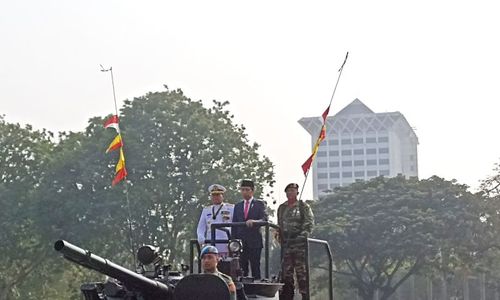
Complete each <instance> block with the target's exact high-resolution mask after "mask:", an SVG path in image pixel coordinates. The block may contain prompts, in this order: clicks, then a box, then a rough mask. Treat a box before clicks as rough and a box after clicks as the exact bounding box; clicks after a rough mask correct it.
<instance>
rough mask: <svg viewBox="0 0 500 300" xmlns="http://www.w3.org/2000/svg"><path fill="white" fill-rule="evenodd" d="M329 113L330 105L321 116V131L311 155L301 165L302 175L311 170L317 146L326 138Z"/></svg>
mask: <svg viewBox="0 0 500 300" xmlns="http://www.w3.org/2000/svg"><path fill="white" fill-rule="evenodd" d="M329 112H330V105H328V107H327V108H326V110H325V111H324V112H323V114H322V115H321V117H322V118H323V124H322V125H321V131H320V132H319V136H318V139H317V140H316V143H315V144H314V147H313V151H312V154H311V156H309V158H308V159H307V160H306V161H305V162H304V163H303V164H302V171H303V172H304V175H307V173H308V172H309V169H310V168H311V165H312V163H313V161H314V158H315V157H316V153H318V149H319V145H320V144H321V142H322V141H323V140H324V139H325V138H326V117H328V113H329Z"/></svg>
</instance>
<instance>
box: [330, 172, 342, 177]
mask: <svg viewBox="0 0 500 300" xmlns="http://www.w3.org/2000/svg"><path fill="white" fill-rule="evenodd" d="M330 178H340V173H339V172H333V173H330Z"/></svg>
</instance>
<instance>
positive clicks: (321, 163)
mask: <svg viewBox="0 0 500 300" xmlns="http://www.w3.org/2000/svg"><path fill="white" fill-rule="evenodd" d="M326 167H328V163H326V162H318V168H326Z"/></svg>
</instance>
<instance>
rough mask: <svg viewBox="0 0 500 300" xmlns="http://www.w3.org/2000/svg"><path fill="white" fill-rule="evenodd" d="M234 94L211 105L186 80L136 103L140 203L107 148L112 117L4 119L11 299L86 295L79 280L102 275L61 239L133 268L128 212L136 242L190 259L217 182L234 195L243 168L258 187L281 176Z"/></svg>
mask: <svg viewBox="0 0 500 300" xmlns="http://www.w3.org/2000/svg"><path fill="white" fill-rule="evenodd" d="M227 105H228V102H224V103H221V102H217V101H214V102H213V106H212V107H210V108H206V107H204V106H203V105H202V103H201V101H192V100H190V99H189V98H187V97H186V96H184V94H183V93H182V91H180V90H175V91H169V90H167V91H164V92H156V93H148V94H146V95H144V96H142V97H139V98H134V99H133V100H130V101H126V102H125V105H124V106H123V107H122V109H121V111H120V125H121V132H122V136H123V138H124V142H125V148H124V149H125V157H126V162H127V169H128V174H129V175H128V178H127V182H128V184H127V187H128V195H129V197H128V200H129V202H130V211H129V210H128V208H127V197H126V194H125V184H124V182H121V183H120V184H119V185H117V186H115V187H111V180H112V179H113V176H114V168H115V165H116V162H117V160H118V151H115V152H112V153H110V154H105V150H106V147H107V146H108V145H109V143H110V142H111V140H112V139H113V138H114V137H115V135H116V133H115V131H114V130H112V129H104V128H103V122H104V120H105V119H106V118H101V117H94V118H92V119H90V120H89V124H88V126H87V128H86V129H85V130H84V131H83V132H69V133H66V132H63V133H60V134H59V137H58V138H53V136H52V134H51V133H49V132H46V131H36V130H33V129H32V128H31V127H29V126H27V127H26V128H22V127H21V126H19V125H17V124H9V123H7V122H5V121H4V120H3V119H0V205H1V206H2V210H0V225H1V226H2V227H1V228H2V229H1V230H0V241H1V243H0V250H1V251H2V256H0V299H1V300H6V299H18V298H19V299H42V298H43V299H49V298H50V299H68V298H70V297H71V298H72V299H79V297H80V296H79V295H78V293H75V291H77V289H78V287H79V284H80V282H82V281H84V280H98V279H103V278H102V276H100V275H99V274H96V273H95V272H88V271H86V270H83V269H82V268H79V267H75V266H73V265H71V264H70V263H68V262H65V261H64V260H63V259H62V258H61V257H60V256H59V255H57V254H56V253H54V250H53V246H52V245H53V243H54V241H55V240H57V239H61V238H63V239H67V240H68V241H70V242H72V243H75V244H77V245H80V246H81V247H83V248H87V249H91V250H92V251H93V252H95V253H96V254H98V255H101V256H105V257H108V258H110V259H111V260H112V261H115V262H117V263H120V264H124V265H125V266H127V267H130V268H134V267H133V266H132V264H131V253H130V252H129V250H130V248H131V247H130V245H129V231H128V225H129V212H130V217H131V218H130V224H132V227H133V235H134V240H135V242H136V245H135V246H136V247H137V245H142V244H146V243H147V244H156V245H158V246H160V248H161V250H162V252H163V254H164V255H165V256H166V258H167V259H168V260H169V261H177V262H181V261H185V260H186V259H187V253H188V251H186V250H187V246H188V242H189V240H190V239H191V238H194V237H195V230H194V229H195V224H196V223H197V221H198V218H199V214H200V213H201V209H202V207H203V206H205V205H208V204H209V203H210V201H209V197H208V192H207V188H208V186H209V185H210V184H212V183H215V182H217V183H221V184H223V185H225V186H226V187H227V188H228V193H226V199H227V200H228V201H230V202H236V201H237V200H238V199H239V196H238V193H237V187H238V182H239V181H240V180H241V179H243V178H251V179H253V180H255V182H256V184H257V192H258V193H263V191H264V190H265V189H266V188H268V187H272V185H273V184H274V179H273V177H274V173H273V165H272V163H271V162H270V160H269V159H268V158H267V157H263V156H261V155H259V154H258V150H259V145H258V144H256V143H251V142H250V141H249V139H248V137H247V135H246V133H245V128H244V127H243V126H241V125H238V124H235V123H234V121H233V116H232V115H231V114H230V113H229V111H228V110H227ZM260 196H261V197H262V196H265V195H260ZM35 270H36V271H35ZM68 288H69V289H68Z"/></svg>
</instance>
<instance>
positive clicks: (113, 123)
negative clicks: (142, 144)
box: [104, 115, 119, 131]
mask: <svg viewBox="0 0 500 300" xmlns="http://www.w3.org/2000/svg"><path fill="white" fill-rule="evenodd" d="M118 121H119V120H118V116H117V115H113V116H111V117H110V118H109V119H107V120H106V122H104V128H109V127H111V128H114V129H115V130H116V131H119V127H118Z"/></svg>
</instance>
